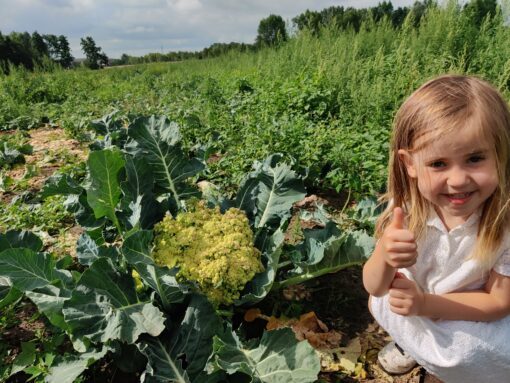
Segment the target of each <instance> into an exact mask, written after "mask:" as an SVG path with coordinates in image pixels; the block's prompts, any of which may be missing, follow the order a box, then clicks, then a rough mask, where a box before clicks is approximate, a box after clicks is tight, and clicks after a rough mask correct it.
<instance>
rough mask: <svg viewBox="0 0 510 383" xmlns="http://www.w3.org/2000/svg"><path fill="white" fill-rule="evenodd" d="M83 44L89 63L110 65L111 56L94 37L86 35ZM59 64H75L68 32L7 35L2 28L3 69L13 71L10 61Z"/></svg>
mask: <svg viewBox="0 0 510 383" xmlns="http://www.w3.org/2000/svg"><path fill="white" fill-rule="evenodd" d="M80 44H81V47H82V50H83V53H84V54H85V56H86V60H85V62H84V65H85V66H87V67H89V68H92V69H97V68H99V67H101V66H105V65H108V56H106V54H105V53H104V52H103V51H102V50H101V47H98V46H97V45H96V43H95V41H94V39H93V38H92V37H90V36H87V37H85V38H82V39H81V42H80ZM55 64H56V65H59V66H61V67H62V68H71V67H72V66H73V65H74V64H75V59H74V57H73V55H72V54H71V48H70V46H69V41H68V40H67V37H66V36H64V35H60V36H56V35H52V34H43V35H41V34H39V33H38V32H37V31H35V32H33V33H32V34H30V33H28V32H23V33H19V32H11V33H10V34H8V35H3V34H2V32H1V31H0V72H3V73H5V74H9V70H10V65H14V66H23V67H25V68H26V69H29V70H33V69H35V68H47V67H48V66H51V65H55Z"/></svg>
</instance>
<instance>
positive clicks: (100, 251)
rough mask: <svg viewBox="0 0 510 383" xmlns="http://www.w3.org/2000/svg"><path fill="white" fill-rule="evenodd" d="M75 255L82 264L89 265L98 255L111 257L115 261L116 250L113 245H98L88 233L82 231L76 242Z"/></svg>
mask: <svg viewBox="0 0 510 383" xmlns="http://www.w3.org/2000/svg"><path fill="white" fill-rule="evenodd" d="M76 256H77V257H78V260H79V262H80V263H81V264H82V265H87V266H90V265H91V264H92V263H93V262H94V261H95V260H96V259H98V258H100V257H107V258H111V259H112V260H114V261H115V260H116V259H117V257H118V252H117V249H116V248H115V247H105V246H98V245H97V243H96V242H95V241H94V240H93V239H92V238H91V237H90V236H89V234H88V233H83V234H82V235H80V238H78V242H77V244H76Z"/></svg>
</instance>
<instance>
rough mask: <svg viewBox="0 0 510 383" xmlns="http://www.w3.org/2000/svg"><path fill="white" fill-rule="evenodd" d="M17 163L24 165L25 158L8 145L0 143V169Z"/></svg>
mask: <svg viewBox="0 0 510 383" xmlns="http://www.w3.org/2000/svg"><path fill="white" fill-rule="evenodd" d="M19 163H25V156H24V155H23V154H22V153H21V152H20V151H18V150H17V149H16V148H14V147H11V145H10V144H9V143H7V142H5V141H4V142H2V143H0V168H3V167H4V166H6V165H13V164H19Z"/></svg>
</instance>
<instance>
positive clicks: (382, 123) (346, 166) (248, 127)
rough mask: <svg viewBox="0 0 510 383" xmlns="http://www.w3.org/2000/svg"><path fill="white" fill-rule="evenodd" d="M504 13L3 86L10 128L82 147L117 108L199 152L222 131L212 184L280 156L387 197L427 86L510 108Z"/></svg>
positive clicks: (446, 16) (318, 176)
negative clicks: (497, 94)
mask: <svg viewBox="0 0 510 383" xmlns="http://www.w3.org/2000/svg"><path fill="white" fill-rule="evenodd" d="M503 20H504V17H503V15H502V14H501V13H499V14H497V15H496V16H495V17H493V18H487V19H486V20H485V21H484V23H483V24H482V26H481V27H480V28H478V27H476V26H475V25H474V23H473V22H472V21H471V20H470V18H469V17H468V16H467V15H466V14H465V13H463V12H461V8H460V6H459V4H458V3H457V1H449V2H448V3H446V4H445V5H444V6H442V7H439V8H435V9H429V11H428V13H427V14H426V16H425V17H424V18H423V19H422V20H421V22H420V26H419V28H415V27H414V20H413V19H412V18H411V16H410V17H408V18H407V19H406V21H405V24H404V25H403V27H402V28H401V29H398V30H396V29H394V28H393V27H392V26H391V23H390V22H389V21H387V20H382V21H381V22H378V23H375V22H374V21H370V20H369V21H367V22H366V23H365V24H364V25H363V26H362V28H361V30H360V31H359V33H355V32H354V31H342V32H339V31H338V30H336V29H335V28H334V27H329V28H326V29H324V30H322V31H321V34H320V36H319V37H318V38H317V37H314V36H312V35H311V34H310V33H307V32H306V31H304V32H302V33H300V34H299V35H297V36H295V37H293V38H291V39H290V40H289V41H288V42H287V43H286V44H284V45H282V46H280V47H278V48H276V49H269V48H268V49H264V50H261V51H259V52H257V53H254V54H250V53H247V54H239V53H233V52H231V53H229V54H227V55H225V56H222V57H219V58H216V59H211V60H204V61H199V60H196V61H186V62H180V63H158V64H150V65H141V66H135V67H124V68H112V69H106V70H102V71H95V72H92V71H63V70H54V71H53V72H50V73H29V72H26V71H24V70H19V69H15V70H13V71H12V73H11V75H10V76H7V77H6V76H4V77H1V78H0V127H3V128H6V127H13V128H26V127H27V126H28V125H29V124H31V125H37V124H38V123H40V122H41V121H47V120H50V121H53V122H55V123H57V124H59V125H61V126H63V127H64V128H65V129H67V130H68V131H69V132H70V133H71V134H73V135H75V136H77V137H80V136H82V135H83V133H84V132H85V128H86V126H87V122H88V121H90V120H91V119H93V118H98V117H100V116H102V115H104V114H106V113H108V112H111V111H112V110H114V109H116V110H119V111H120V112H119V114H120V116H121V117H123V118H126V119H128V118H129V116H128V115H129V114H152V113H158V114H161V113H163V114H166V115H168V116H169V117H170V118H172V119H174V120H176V121H178V122H179V123H180V124H181V125H182V127H183V134H184V138H185V140H186V142H187V143H188V144H189V145H192V144H193V143H195V142H197V141H200V142H203V143H204V142H206V141H207V140H210V139H212V137H213V136H214V133H215V132H218V133H220V137H221V138H220V141H219V142H217V143H216V144H215V145H216V148H217V150H218V151H219V152H220V153H221V160H220V161H219V162H216V163H215V164H212V165H211V169H210V172H209V173H208V174H207V176H208V177H210V178H211V179H213V180H215V181H217V182H220V183H223V184H225V185H227V186H234V185H235V184H236V183H238V182H239V178H240V176H241V175H242V174H243V173H244V172H246V170H248V169H249V167H250V165H251V163H252V161H253V160H255V159H262V158H264V157H265V156H266V155H267V154H269V153H271V152H275V151H279V152H283V153H285V154H286V155H288V156H289V157H293V158H295V159H296V162H297V166H306V167H310V169H311V170H310V171H311V172H310V176H309V183H310V184H313V185H315V186H317V187H322V188H335V189H337V190H339V191H340V190H342V191H346V190H349V191H351V192H352V193H353V195H354V196H359V195H365V194H373V193H377V192H380V191H382V190H383V189H384V184H385V177H386V170H385V169H386V163H387V146H388V137H389V132H390V130H391V124H392V120H393V117H394V114H395V111H396V110H397V109H398V107H399V105H400V104H401V103H402V101H403V100H404V99H405V98H406V97H407V96H408V95H409V94H410V93H411V92H412V91H413V90H414V89H416V88H417V87H418V86H419V85H420V84H422V83H423V82H424V81H426V80H428V79H430V78H432V77H434V76H436V75H439V74H443V73H467V74H473V75H478V76H480V77H482V78H484V79H487V80H488V81H490V82H492V83H493V84H494V85H495V86H497V87H498V88H499V89H500V90H501V91H502V93H503V94H504V96H505V97H506V98H507V99H510V44H509V41H510V31H509V28H508V27H506V26H505V25H504V22H503Z"/></svg>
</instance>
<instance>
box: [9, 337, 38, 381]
mask: <svg viewBox="0 0 510 383" xmlns="http://www.w3.org/2000/svg"><path fill="white" fill-rule="evenodd" d="M35 356H36V351H35V343H32V342H21V353H20V354H19V355H18V356H17V357H16V359H14V362H13V363H12V369H11V373H10V376H13V375H14V374H17V373H18V372H20V371H23V370H24V369H25V368H27V367H28V366H30V365H32V364H33V363H34V362H35Z"/></svg>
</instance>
